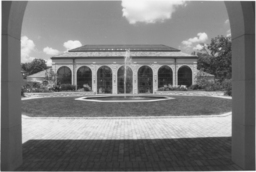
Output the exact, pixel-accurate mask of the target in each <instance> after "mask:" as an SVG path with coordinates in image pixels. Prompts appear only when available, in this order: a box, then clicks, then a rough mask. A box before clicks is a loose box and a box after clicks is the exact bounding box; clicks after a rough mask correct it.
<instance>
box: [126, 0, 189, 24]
mask: <svg viewBox="0 0 256 172" xmlns="http://www.w3.org/2000/svg"><path fill="white" fill-rule="evenodd" d="M178 6H186V2H185V1H184V0H179V1H178V0H122V7H123V9H122V11H123V16H124V17H125V18H126V19H127V20H128V21H129V23H130V24H136V23H137V22H144V23H156V22H163V21H164V20H167V19H171V17H172V13H173V12H175V10H176V9H177V7H178Z"/></svg>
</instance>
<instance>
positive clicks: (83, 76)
mask: <svg viewBox="0 0 256 172" xmlns="http://www.w3.org/2000/svg"><path fill="white" fill-rule="evenodd" d="M76 79H77V81H76V83H77V89H80V88H83V85H84V84H87V85H88V86H89V87H90V88H89V87H88V89H89V90H88V91H91V90H92V70H91V68H90V67H88V66H80V67H79V68H78V69H77V72H76Z"/></svg>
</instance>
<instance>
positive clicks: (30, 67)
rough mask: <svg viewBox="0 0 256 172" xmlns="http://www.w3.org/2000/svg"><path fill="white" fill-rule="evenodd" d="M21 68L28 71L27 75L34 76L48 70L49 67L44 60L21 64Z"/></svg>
mask: <svg viewBox="0 0 256 172" xmlns="http://www.w3.org/2000/svg"><path fill="white" fill-rule="evenodd" d="M21 68H22V69H23V70H24V71H26V73H27V75H32V74H34V73H38V72H40V71H43V70H45V69H47V65H46V61H45V60H43V59H34V60H33V61H32V62H29V63H21Z"/></svg>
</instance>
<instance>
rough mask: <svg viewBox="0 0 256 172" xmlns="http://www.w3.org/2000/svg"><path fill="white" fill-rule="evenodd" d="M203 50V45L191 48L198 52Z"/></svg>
mask: <svg viewBox="0 0 256 172" xmlns="http://www.w3.org/2000/svg"><path fill="white" fill-rule="evenodd" d="M203 48H204V45H201V44H197V45H196V46H195V47H194V48H193V50H198V51H200V50H202V49H203Z"/></svg>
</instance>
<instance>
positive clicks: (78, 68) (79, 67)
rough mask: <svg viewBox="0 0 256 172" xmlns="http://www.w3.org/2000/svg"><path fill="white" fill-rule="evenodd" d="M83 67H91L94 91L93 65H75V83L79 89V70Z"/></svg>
mask: <svg viewBox="0 0 256 172" xmlns="http://www.w3.org/2000/svg"><path fill="white" fill-rule="evenodd" d="M83 67H85V68H88V69H90V72H91V87H92V91H93V70H92V68H93V67H91V66H90V65H76V67H75V72H76V81H75V82H76V83H75V85H76V86H77V89H78V87H79V86H78V71H79V70H80V69H81V68H83Z"/></svg>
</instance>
